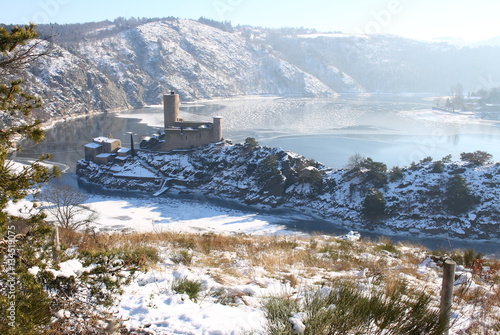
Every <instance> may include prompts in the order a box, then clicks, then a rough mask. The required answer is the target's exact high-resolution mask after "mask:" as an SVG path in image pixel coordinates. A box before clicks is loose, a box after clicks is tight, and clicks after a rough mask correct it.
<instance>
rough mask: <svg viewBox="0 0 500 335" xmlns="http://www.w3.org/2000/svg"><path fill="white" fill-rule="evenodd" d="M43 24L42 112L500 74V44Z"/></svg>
mask: <svg viewBox="0 0 500 335" xmlns="http://www.w3.org/2000/svg"><path fill="white" fill-rule="evenodd" d="M39 29H40V30H41V31H42V36H44V35H54V36H53V37H52V38H51V41H53V43H54V49H53V52H52V53H51V55H50V56H49V57H46V58H44V59H42V60H41V61H40V62H39V63H38V64H35V65H33V66H32V67H31V68H30V70H29V74H28V75H27V78H26V79H27V80H26V85H27V86H28V87H29V89H30V90H31V91H32V92H34V93H37V94H39V95H40V96H41V97H42V98H43V100H44V104H45V109H44V110H42V112H43V113H41V115H40V116H41V117H42V118H44V119H47V118H57V117H61V116H63V117H64V116H66V115H67V114H82V113H88V112H92V111H110V110H114V109H119V108H122V109H125V108H129V107H141V106H144V105H154V104H159V103H160V102H161V96H162V94H164V93H166V92H168V91H170V90H175V91H177V92H178V93H179V94H180V95H181V98H182V100H196V99H210V98H219V97H239V96H248V95H279V96H283V95H293V96H301V97H304V96H306V97H320V96H331V95H334V94H337V93H360V92H442V93H445V92H446V93H448V90H449V87H450V85H454V84H456V83H458V82H461V83H462V84H463V85H464V90H474V89H476V88H477V86H478V85H482V86H484V85H489V84H490V83H486V84H485V81H488V79H491V78H496V77H497V76H498V75H500V72H498V71H499V70H498V67H495V66H494V61H493V60H494V59H498V57H500V47H492V48H489V49H484V48H475V49H466V48H464V49H460V48H457V47H451V46H448V45H442V44H431V43H424V42H418V41H414V40H408V39H404V38H399V37H395V36H387V35H348V34H346V35H344V34H307V33H298V32H295V33H294V32H293V31H292V32H290V31H288V30H287V29H281V30H280V29H277V30H272V29H265V28H254V27H247V26H245V27H235V28H232V29H230V30H227V29H226V30H224V29H221V28H220V27H217V25H215V26H214V25H210V24H207V23H206V22H204V21H193V20H180V19H175V18H167V19H144V20H142V21H139V22H125V23H122V24H119V23H118V22H114V23H112V22H100V23H89V24H84V25H56V27H55V29H53V27H52V26H45V25H42V26H40V27H39ZM472 63H473V64H472ZM472 65H473V66H472ZM457 69H459V71H458V70H457ZM485 74H487V75H485ZM480 88H484V87H480Z"/></svg>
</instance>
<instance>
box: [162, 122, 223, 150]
mask: <svg viewBox="0 0 500 335" xmlns="http://www.w3.org/2000/svg"><path fill="white" fill-rule="evenodd" d="M221 140H222V135H221V134H220V132H219V131H218V130H217V129H215V127H208V128H198V129H180V128H169V129H165V142H164V143H162V144H161V145H159V146H158V147H156V148H154V149H155V150H159V151H169V150H174V149H190V148H195V147H199V146H203V145H206V144H209V143H213V142H219V141H221Z"/></svg>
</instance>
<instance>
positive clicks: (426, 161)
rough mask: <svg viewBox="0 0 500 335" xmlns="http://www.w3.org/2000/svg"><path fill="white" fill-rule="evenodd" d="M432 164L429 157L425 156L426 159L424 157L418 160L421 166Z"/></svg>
mask: <svg viewBox="0 0 500 335" xmlns="http://www.w3.org/2000/svg"><path fill="white" fill-rule="evenodd" d="M430 162H432V157H431V156H427V157H424V158H422V159H421V160H420V163H421V164H423V163H430Z"/></svg>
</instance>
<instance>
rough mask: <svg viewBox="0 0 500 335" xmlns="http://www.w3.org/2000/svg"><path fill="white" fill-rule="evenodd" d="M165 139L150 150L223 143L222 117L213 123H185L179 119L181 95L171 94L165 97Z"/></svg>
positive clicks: (167, 149)
mask: <svg viewBox="0 0 500 335" xmlns="http://www.w3.org/2000/svg"><path fill="white" fill-rule="evenodd" d="M163 117H164V125H165V133H164V137H163V136H162V137H161V138H160V141H159V142H158V143H156V145H154V146H150V149H152V150H155V151H169V150H174V149H189V148H194V147H199V146H202V145H206V144H209V143H214V142H220V141H222V117H220V116H214V117H213V122H200V121H184V120H183V119H181V118H179V95H178V94H175V93H174V92H171V93H170V94H165V95H164V96H163Z"/></svg>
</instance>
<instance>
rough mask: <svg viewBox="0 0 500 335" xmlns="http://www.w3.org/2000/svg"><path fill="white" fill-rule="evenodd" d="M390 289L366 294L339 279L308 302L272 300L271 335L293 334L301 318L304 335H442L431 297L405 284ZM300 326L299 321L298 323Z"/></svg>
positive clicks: (307, 298) (307, 296) (269, 307)
mask: <svg viewBox="0 0 500 335" xmlns="http://www.w3.org/2000/svg"><path fill="white" fill-rule="evenodd" d="M391 286H392V287H391V288H389V289H386V288H385V285H384V282H378V283H376V284H375V285H373V286H372V287H371V290H370V291H369V292H368V293H366V291H364V290H362V289H360V288H359V287H358V286H357V285H356V284H355V282H354V281H346V280H336V281H333V282H330V283H329V284H328V285H327V286H324V287H321V288H319V289H316V290H309V291H306V292H305V294H304V297H303V298H288V297H270V298H269V299H268V300H267V301H266V303H265V305H264V307H265V309H266V316H267V320H268V324H267V329H268V332H269V333H270V334H293V333H296V331H297V328H298V327H299V326H298V325H295V326H294V325H293V324H292V323H291V322H290V318H291V317H293V316H295V317H297V316H300V319H301V320H300V322H301V324H302V326H303V327H305V328H303V329H304V332H303V334H304V335H316V334H332V335H334V334H380V333H383V334H441V333H442V332H443V328H444V325H443V324H442V322H440V320H439V314H438V312H437V311H436V310H435V309H433V308H432V299H431V297H430V296H428V295H427V294H425V293H423V292H420V291H417V290H410V289H409V288H408V286H407V285H406V283H405V282H403V281H399V282H397V283H391ZM296 323H297V322H296Z"/></svg>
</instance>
